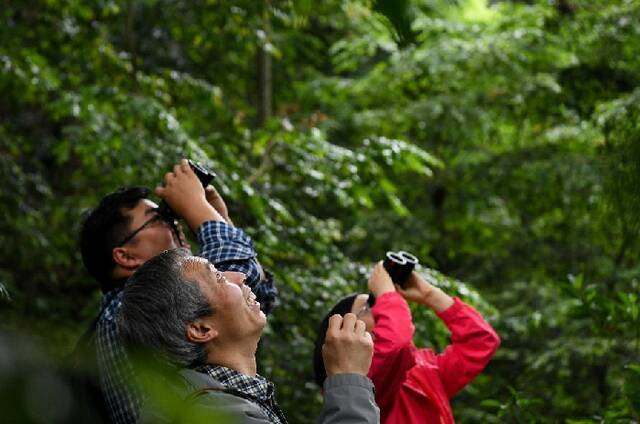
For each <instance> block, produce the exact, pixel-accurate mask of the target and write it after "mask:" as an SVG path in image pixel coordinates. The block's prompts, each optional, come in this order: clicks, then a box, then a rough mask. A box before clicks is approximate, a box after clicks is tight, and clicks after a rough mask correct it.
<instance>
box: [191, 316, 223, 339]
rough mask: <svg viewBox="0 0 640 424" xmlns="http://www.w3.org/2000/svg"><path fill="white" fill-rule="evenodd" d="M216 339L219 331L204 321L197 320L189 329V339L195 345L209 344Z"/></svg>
mask: <svg viewBox="0 0 640 424" xmlns="http://www.w3.org/2000/svg"><path fill="white" fill-rule="evenodd" d="M216 337H218V330H216V329H215V328H213V325H211V323H210V322H207V321H205V320H203V319H197V320H195V321H194V322H192V323H191V324H189V326H188V327H187V339H189V340H190V341H192V342H194V343H207V342H209V341H211V340H213V339H215V338H216Z"/></svg>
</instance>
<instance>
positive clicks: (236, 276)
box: [223, 271, 247, 286]
mask: <svg viewBox="0 0 640 424" xmlns="http://www.w3.org/2000/svg"><path fill="white" fill-rule="evenodd" d="M223 274H224V276H225V277H227V280H228V281H230V282H232V283H233V284H237V285H239V286H242V285H243V284H244V282H245V280H246V279H247V276H246V274H245V273H243V272H237V271H225V272H224V273H223Z"/></svg>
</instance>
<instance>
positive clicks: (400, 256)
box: [382, 250, 418, 289]
mask: <svg viewBox="0 0 640 424" xmlns="http://www.w3.org/2000/svg"><path fill="white" fill-rule="evenodd" d="M417 264H418V258H416V257H415V256H413V255H412V254H411V253H409V252H405V251H403V250H400V251H398V252H392V251H389V252H387V254H386V255H385V258H384V261H383V262H382V265H383V266H384V269H386V270H387V272H388V273H389V276H390V277H391V281H393V283H394V284H397V285H399V286H400V287H402V288H403V289H404V288H405V285H406V284H407V281H408V280H409V276H410V275H411V273H412V272H413V269H414V268H415V267H416V265H417Z"/></svg>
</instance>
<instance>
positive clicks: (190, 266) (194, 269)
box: [181, 256, 217, 279]
mask: <svg viewBox="0 0 640 424" xmlns="http://www.w3.org/2000/svg"><path fill="white" fill-rule="evenodd" d="M208 268H210V269H211V270H212V271H214V272H215V271H217V270H216V267H215V266H214V265H213V264H212V263H211V262H209V261H208V260H206V259H205V258H201V257H199V256H189V257H187V258H185V259H184V261H183V262H182V266H181V270H182V275H183V277H185V278H187V279H190V277H191V278H192V277H195V276H197V275H201V274H202V273H203V272H204V271H206V270H207V269H208Z"/></svg>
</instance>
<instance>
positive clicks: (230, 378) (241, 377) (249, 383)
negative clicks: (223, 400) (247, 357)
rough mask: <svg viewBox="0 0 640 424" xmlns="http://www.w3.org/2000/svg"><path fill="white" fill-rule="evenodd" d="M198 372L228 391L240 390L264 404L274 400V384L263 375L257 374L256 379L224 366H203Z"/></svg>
mask: <svg viewBox="0 0 640 424" xmlns="http://www.w3.org/2000/svg"><path fill="white" fill-rule="evenodd" d="M197 371H200V372H204V373H206V374H208V375H209V376H210V377H211V378H213V379H214V380H217V381H219V382H220V383H222V385H224V386H225V387H226V388H228V389H234V390H238V391H240V392H242V393H245V394H247V395H250V396H253V397H255V398H257V399H259V400H261V401H263V402H269V401H271V400H272V399H273V395H274V386H273V383H271V382H269V381H268V380H267V379H266V378H264V377H262V376H261V375H258V374H256V376H255V377H251V376H248V375H246V374H242V373H240V372H238V371H236V370H232V369H231V368H227V367H223V366H222V365H202V366H200V367H198V368H197Z"/></svg>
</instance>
